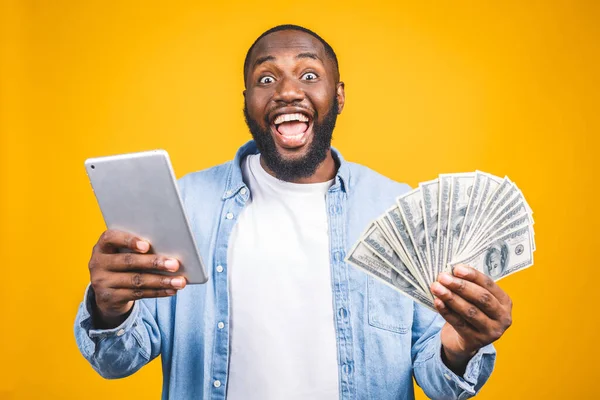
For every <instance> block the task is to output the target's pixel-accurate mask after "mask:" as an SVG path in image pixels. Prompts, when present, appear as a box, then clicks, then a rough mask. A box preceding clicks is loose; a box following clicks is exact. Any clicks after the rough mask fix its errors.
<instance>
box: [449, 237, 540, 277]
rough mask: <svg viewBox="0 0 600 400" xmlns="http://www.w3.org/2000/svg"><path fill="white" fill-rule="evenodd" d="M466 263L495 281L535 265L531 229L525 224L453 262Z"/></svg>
mask: <svg viewBox="0 0 600 400" xmlns="http://www.w3.org/2000/svg"><path fill="white" fill-rule="evenodd" d="M456 264H466V265H469V266H471V267H473V268H475V269H477V270H478V271H481V272H483V273H484V274H486V275H488V276H489V277H491V278H492V279H494V280H495V281H497V280H499V279H501V278H503V277H505V276H508V275H510V274H512V273H514V272H517V271H520V270H522V269H524V268H527V267H529V266H531V265H533V251H532V248H531V229H530V227H529V226H525V227H523V228H521V229H519V230H516V231H513V232H510V233H508V234H506V235H504V236H501V237H499V238H498V239H497V240H496V241H494V242H493V243H492V244H491V245H490V246H489V247H486V248H484V249H483V250H481V251H479V252H477V253H476V254H474V255H473V256H471V257H469V258H466V259H464V260H457V261H456V262H453V263H452V266H454V265H456Z"/></svg>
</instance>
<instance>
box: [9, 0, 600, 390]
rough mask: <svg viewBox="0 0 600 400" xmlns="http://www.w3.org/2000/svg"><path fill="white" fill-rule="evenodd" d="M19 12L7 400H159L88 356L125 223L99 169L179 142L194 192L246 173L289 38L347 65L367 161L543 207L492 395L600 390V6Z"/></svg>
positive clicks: (345, 119) (391, 172) (12, 105)
mask: <svg viewBox="0 0 600 400" xmlns="http://www.w3.org/2000/svg"><path fill="white" fill-rule="evenodd" d="M390 3H392V2H390ZM1 4H2V6H1V8H0V37H1V47H0V57H1V58H0V112H1V115H0V129H1V130H0V133H1V135H0V205H1V207H0V212H1V214H0V254H1V255H2V262H1V270H2V277H3V282H4V283H3V284H2V289H1V290H0V296H1V297H0V307H1V315H0V321H1V325H2V327H1V329H0V335H1V338H0V369H1V371H0V398H3V399H83V398H87V399H102V398H111V399H131V398H142V397H143V396H149V398H158V397H159V395H160V390H161V371H160V364H159V362H153V363H151V364H150V365H149V366H147V367H145V368H143V370H141V371H140V372H139V373H137V374H136V375H134V376H133V377H130V378H127V379H123V380H117V381H106V380H103V379H102V378H101V377H99V376H98V375H96V374H95V373H94V371H93V370H92V369H91V367H90V366H89V365H88V364H87V363H86V361H85V360H84V359H83V357H82V356H81V355H80V354H79V352H78V350H77V347H76V345H75V340H74V338H73V333H72V325H73V319H74V317H75V312H76V309H77V306H78V303H79V301H80V300H81V298H82V294H83V290H84V287H85V285H86V283H87V281H88V272H87V261H88V258H89V256H90V252H91V248H92V245H93V244H94V243H95V241H96V239H97V237H98V236H99V234H100V233H101V232H102V230H103V229H104V224H103V221H102V218H101V215H100V212H99V210H98V207H97V205H96V201H95V198H94V196H93V194H92V191H91V189H90V186H89V183H88V181H87V177H86V174H85V171H84V168H83V161H84V159H86V158H88V157H92V156H100V155H108V154H115V153H121V152H130V151H139V150H146V149H154V148H164V149H166V150H168V151H169V152H170V154H171V158H172V160H173V164H174V168H175V171H176V173H177V175H178V176H182V175H183V174H185V173H188V172H191V171H194V170H199V169H203V168H206V167H209V166H212V165H214V164H217V163H221V162H224V161H226V160H228V159H230V158H232V157H233V155H234V153H235V151H236V149H237V147H238V146H239V145H241V144H242V143H244V142H245V141H246V140H247V139H249V137H250V135H249V134H248V133H247V129H246V126H245V124H244V122H243V117H242V111H241V110H242V104H243V103H242V95H241V93H242V90H243V80H242V62H243V57H244V55H245V52H246V50H247V48H248V47H249V46H250V44H251V43H252V41H253V40H254V39H255V37H256V36H257V35H259V34H260V33H261V32H262V31H263V30H266V29H267V28H269V27H271V26H273V25H277V24H280V23H298V24H301V25H305V26H307V27H309V28H312V29H314V30H315V31H316V32H318V33H320V34H321V35H322V36H323V37H324V38H326V39H327V40H328V41H329V42H330V43H331V45H332V46H333V48H334V49H335V50H336V52H337V53H338V56H339V60H340V68H341V75H342V79H343V80H344V81H345V82H346V94H347V102H346V108H345V110H344V113H343V114H342V116H341V117H340V119H339V120H338V121H339V123H338V127H337V129H336V131H335V135H334V145H335V146H336V147H337V148H339V149H340V150H341V151H342V152H343V154H344V156H345V157H346V158H347V159H350V160H353V161H357V162H360V163H362V164H365V165H367V166H369V167H372V168H374V169H375V170H378V171H380V172H381V173H383V174H385V175H387V176H389V177H391V178H393V179H395V180H399V181H404V182H407V183H409V184H411V185H416V184H417V183H418V182H420V181H424V180H428V179H432V178H434V177H435V176H436V175H437V174H438V173H445V172H459V171H472V170H475V169H480V170H483V171H487V172H491V173H494V174H497V175H504V174H506V175H508V176H509V177H510V178H511V179H512V180H514V181H515V182H516V183H517V184H518V185H519V186H520V187H521V188H522V190H523V191H524V193H525V195H526V197H527V199H528V201H529V202H530V204H531V206H532V208H533V210H534V212H535V220H536V234H537V236H536V238H537V247H538V251H537V252H536V254H535V256H536V264H535V266H534V267H532V268H530V269H528V270H526V271H524V272H521V273H519V274H517V275H514V276H511V277H509V278H507V279H505V280H504V281H502V282H501V286H502V287H503V288H504V289H505V290H506V291H507V292H508V293H510V295H511V296H512V298H513V300H514V303H515V308H514V325H513V327H512V328H511V329H510V330H509V331H508V332H507V333H506V335H505V336H504V337H503V338H502V339H501V340H500V341H499V342H498V343H497V348H498V351H499V356H498V362H497V366H496V370H495V372H494V374H493V375H492V378H491V380H490V381H489V383H488V384H487V385H486V386H485V387H484V388H483V390H482V392H481V396H480V398H482V399H571V398H578V399H579V398H581V399H589V398H593V397H595V393H597V392H598V391H600V389H598V386H597V385H598V382H597V378H598V371H599V369H600V368H599V367H598V363H599V360H600V351H599V350H598V349H599V345H598V343H597V341H598V337H599V335H598V327H599V324H598V312H597V310H598V304H599V303H598V298H597V296H596V295H595V294H596V293H597V292H598V291H597V290H596V289H597V287H598V284H597V276H598V274H597V270H598V268H599V267H600V265H598V257H597V256H596V251H597V249H598V247H599V245H598V240H599V239H598V235H597V232H598V229H597V227H598V223H599V222H600V221H599V219H598V212H597V203H598V200H597V198H596V196H595V195H596V193H597V190H596V186H597V184H598V179H597V178H598V174H597V172H598V168H597V162H598V160H597V157H598V156H597V152H598V150H599V148H598V139H597V137H596V136H597V135H598V132H599V128H600V126H599V125H600V124H599V117H598V107H599V106H600V97H599V95H598V90H599V89H600V86H599V83H600V82H599V72H598V71H599V70H600V65H599V62H598V61H599V54H600V48H599V45H598V43H599V42H600V34H599V33H600V32H599V26H600V24H599V23H598V21H599V20H600V9H599V6H598V4H600V2H597V1H592V0H590V1H587V2H586V1H562V2H559V1H514V2H506V1H498V2H484V3H481V2H475V1H474V2H468V3H466V2H465V3H463V2H459V3H457V2H453V1H448V2H433V1H429V2H419V1H406V2H402V3H396V2H394V5H391V4H388V3H386V2H379V1H374V0H371V1H368V2H365V3H354V2H339V3H338V2H333V1H324V0H321V1H317V2H296V1H294V2H292V1H289V2H282V1H279V2H272V3H271V2H266V1H263V2H259V1H236V2H230V3H228V4H220V3H218V2H211V3H206V4H204V2H202V1H195V2H190V3H186V4H184V3H179V2H175V1H169V2H149V1H125V2H119V1H111V2H109V1H100V0H94V1H75V0H73V1H41V0H40V1H25V0H23V1H10V0H9V1H5V0H2V2H1ZM594 378H595V381H594ZM420 396H421V397H420V398H421V399H422V398H423V397H422V395H420Z"/></svg>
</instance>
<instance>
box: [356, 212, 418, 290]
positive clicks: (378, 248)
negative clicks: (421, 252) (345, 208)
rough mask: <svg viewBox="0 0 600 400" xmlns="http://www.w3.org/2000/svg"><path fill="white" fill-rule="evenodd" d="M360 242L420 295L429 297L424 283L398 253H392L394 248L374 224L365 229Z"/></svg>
mask: <svg viewBox="0 0 600 400" xmlns="http://www.w3.org/2000/svg"><path fill="white" fill-rule="evenodd" d="M362 242H363V243H364V244H365V245H366V246H367V247H369V248H370V249H371V250H372V251H373V252H375V253H376V254H377V255H378V256H379V258H381V259H382V260H383V261H385V262H386V263H387V264H388V265H389V266H390V267H392V268H394V269H395V270H396V271H398V273H399V274H400V275H401V276H402V277H403V278H404V279H406V280H407V281H409V282H410V283H411V284H412V285H413V286H414V287H415V288H417V289H419V290H420V291H421V293H423V294H424V295H425V296H428V297H429V296H430V292H429V289H428V288H427V287H426V284H425V282H419V281H418V280H417V279H416V278H415V277H414V275H413V273H412V271H411V270H410V269H409V268H408V267H407V266H406V264H404V262H403V261H402V259H401V258H400V256H399V255H398V253H397V252H396V251H394V248H393V247H392V246H391V245H390V243H389V242H388V240H387V239H386V238H385V235H384V234H383V232H382V231H381V229H379V227H378V226H377V225H376V224H375V223H373V224H371V225H370V227H369V229H367V232H366V233H365V234H364V235H363V239H362ZM424 286H425V287H424Z"/></svg>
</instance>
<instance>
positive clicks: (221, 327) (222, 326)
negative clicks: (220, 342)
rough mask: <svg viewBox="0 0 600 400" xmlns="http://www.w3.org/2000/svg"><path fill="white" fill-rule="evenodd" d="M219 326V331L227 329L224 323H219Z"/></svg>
mask: <svg viewBox="0 0 600 400" xmlns="http://www.w3.org/2000/svg"><path fill="white" fill-rule="evenodd" d="M217 326H218V327H219V329H223V328H225V324H224V323H222V322H219V323H218V324H217Z"/></svg>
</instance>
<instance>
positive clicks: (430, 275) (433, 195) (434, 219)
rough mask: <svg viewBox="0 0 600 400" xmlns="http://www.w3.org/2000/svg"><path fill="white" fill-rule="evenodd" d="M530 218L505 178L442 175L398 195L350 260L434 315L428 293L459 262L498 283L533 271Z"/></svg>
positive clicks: (479, 174) (520, 197)
mask: <svg viewBox="0 0 600 400" xmlns="http://www.w3.org/2000/svg"><path fill="white" fill-rule="evenodd" d="M532 214H533V213H532V211H531V208H530V207H529V205H528V204H527V202H526V201H525V198H524V197H523V193H521V191H520V190H519V188H517V186H516V185H515V184H514V183H513V182H511V180H510V179H508V178H507V177H505V178H504V179H502V178H498V177H496V176H493V175H490V174H487V173H485V172H480V171H476V172H472V173H458V174H442V175H440V176H439V178H438V179H435V180H432V181H428V182H422V183H420V184H419V187H418V188H416V189H414V190H412V191H411V192H408V193H406V194H405V195H403V196H400V197H398V198H397V199H396V204H395V205H394V206H393V207H391V208H390V209H388V210H387V211H386V212H385V214H383V215H382V216H380V217H379V218H377V219H376V220H375V221H372V222H371V223H370V225H369V227H368V228H367V230H366V231H365V232H364V234H363V235H362V237H361V238H360V240H359V241H358V242H357V243H356V244H355V245H354V247H353V248H352V250H350V252H349V253H348V256H347V257H346V261H347V262H349V263H351V264H353V265H355V266H356V267H358V268H360V269H362V270H363V271H365V272H367V273H368V274H370V275H372V276H374V277H376V278H378V279H380V280H381V281H383V282H384V283H385V284H387V285H389V286H391V287H392V288H394V289H396V290H398V291H400V292H402V293H404V294H405V295H407V296H409V297H411V298H412V299H414V300H415V301H418V302H419V303H421V304H423V305H425V306H426V307H428V308H430V309H432V310H434V311H435V308H434V306H433V294H432V293H431V291H430V289H429V287H430V285H431V284H432V283H433V282H434V281H435V280H436V279H437V276H438V274H439V273H440V272H448V273H451V271H452V267H453V266H454V265H456V264H466V265H469V266H471V267H473V268H475V269H477V270H478V271H481V272H483V273H485V274H486V275H488V276H490V277H491V278H492V279H494V280H498V279H501V278H503V277H505V276H507V275H510V274H512V273H514V272H517V271H520V270H522V269H524V268H527V267H529V266H531V265H532V264H533V252H534V251H535V241H534V232H533V218H532Z"/></svg>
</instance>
